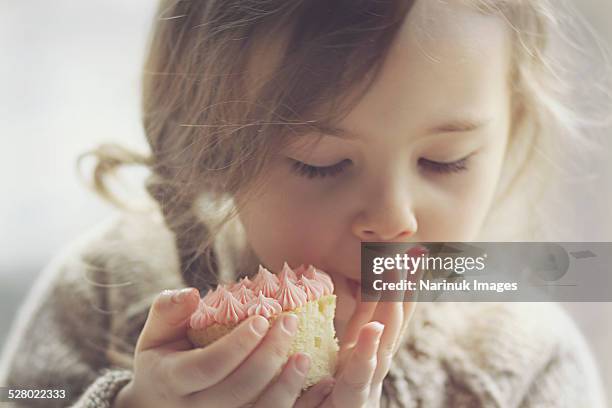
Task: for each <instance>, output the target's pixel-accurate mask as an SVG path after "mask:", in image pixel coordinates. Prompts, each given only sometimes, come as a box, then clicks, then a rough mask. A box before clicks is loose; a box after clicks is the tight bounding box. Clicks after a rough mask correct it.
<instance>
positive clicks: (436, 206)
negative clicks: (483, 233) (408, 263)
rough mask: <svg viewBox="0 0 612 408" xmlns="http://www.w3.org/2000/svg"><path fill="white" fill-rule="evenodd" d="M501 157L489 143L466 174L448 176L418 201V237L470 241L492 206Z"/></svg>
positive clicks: (432, 239)
mask: <svg viewBox="0 0 612 408" xmlns="http://www.w3.org/2000/svg"><path fill="white" fill-rule="evenodd" d="M502 160H503V155H502V154H500V151H499V150H498V149H496V146H491V147H490V148H488V149H485V150H483V151H482V152H481V153H480V154H479V155H478V156H475V157H474V160H473V162H472V164H471V166H470V168H469V170H468V171H467V173H465V174H461V173H459V174H458V175H452V176H450V177H448V178H447V181H444V182H441V183H442V187H440V185H437V190H435V194H428V195H426V196H425V197H426V198H425V202H422V203H420V207H421V209H422V210H421V211H420V214H419V229H420V231H421V232H422V234H420V236H419V240H421V241H471V240H473V239H474V238H475V236H476V235H477V234H478V231H479V230H480V228H481V226H482V222H483V221H484V219H485V217H486V215H487V213H488V211H489V208H490V206H491V203H492V200H493V196H494V194H495V189H496V187H497V182H498V180H499V173H500V170H501V163H502ZM446 183H448V184H446Z"/></svg>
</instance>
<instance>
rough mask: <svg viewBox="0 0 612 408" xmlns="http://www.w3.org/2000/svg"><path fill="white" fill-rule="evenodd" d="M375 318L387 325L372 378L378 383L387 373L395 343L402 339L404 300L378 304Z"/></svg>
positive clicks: (373, 381) (374, 382)
mask: <svg viewBox="0 0 612 408" xmlns="http://www.w3.org/2000/svg"><path fill="white" fill-rule="evenodd" d="M374 319H375V320H377V321H379V322H381V323H382V324H384V325H385V330H384V332H383V334H382V337H381V339H380V345H379V346H378V353H377V356H376V360H377V363H376V371H375V372H374V377H373V378H372V383H373V384H378V383H380V382H382V380H383V379H384V378H385V376H386V375H387V372H388V371H389V367H390V366H391V361H392V359H393V353H394V351H395V345H396V343H398V342H399V340H400V335H401V330H402V326H403V323H404V304H403V303H402V302H382V303H379V304H378V307H377V308H376V312H375V313H374Z"/></svg>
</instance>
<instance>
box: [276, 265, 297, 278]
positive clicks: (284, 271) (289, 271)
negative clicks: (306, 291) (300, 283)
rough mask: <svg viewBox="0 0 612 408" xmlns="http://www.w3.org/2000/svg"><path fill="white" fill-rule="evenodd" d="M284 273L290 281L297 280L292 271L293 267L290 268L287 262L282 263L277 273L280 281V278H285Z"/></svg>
mask: <svg viewBox="0 0 612 408" xmlns="http://www.w3.org/2000/svg"><path fill="white" fill-rule="evenodd" d="M285 275H288V276H289V279H290V280H291V281H292V282H296V281H297V280H298V277H297V275H296V274H295V272H293V269H291V268H290V267H289V265H288V264H287V262H285V263H284V264H283V268H282V269H281V271H280V273H279V274H278V280H279V281H281V282H282V280H283V279H284V278H285Z"/></svg>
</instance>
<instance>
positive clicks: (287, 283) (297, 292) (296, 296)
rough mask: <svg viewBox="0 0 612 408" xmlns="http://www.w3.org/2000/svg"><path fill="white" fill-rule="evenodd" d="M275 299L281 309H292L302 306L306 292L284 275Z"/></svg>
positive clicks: (305, 299)
mask: <svg viewBox="0 0 612 408" xmlns="http://www.w3.org/2000/svg"><path fill="white" fill-rule="evenodd" d="M276 299H277V300H278V302H279V303H280V305H281V306H282V308H283V310H292V309H295V308H296V307H300V306H303V305H304V304H305V303H306V302H307V301H308V299H307V297H306V292H304V290H303V289H302V288H300V287H299V286H297V285H296V284H295V283H293V282H292V281H291V280H290V279H289V276H288V275H285V276H284V278H283V280H282V281H281V283H280V286H279V288H278V294H277V296H276Z"/></svg>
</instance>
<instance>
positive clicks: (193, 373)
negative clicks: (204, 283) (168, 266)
mask: <svg viewBox="0 0 612 408" xmlns="http://www.w3.org/2000/svg"><path fill="white" fill-rule="evenodd" d="M198 302H199V293H198V290H197V289H195V288H188V289H183V290H180V291H178V290H177V291H163V292H162V293H161V294H160V295H159V296H158V297H157V298H156V300H155V301H154V303H153V305H152V306H151V309H150V311H149V315H148V317H147V321H146V323H145V325H144V328H143V330H142V333H141V334H140V337H139V338H138V342H137V344H136V350H135V355H134V377H133V379H132V381H131V382H130V383H128V384H127V385H126V386H125V387H124V388H123V389H122V390H121V391H120V392H119V394H118V396H117V398H116V400H115V403H114V407H115V408H123V407H130V408H137V407H147V408H157V407H166V408H168V407H170V408H183V407H185V408H187V407H243V406H255V407H289V406H293V404H294V403H295V402H296V399H297V397H298V395H299V394H300V391H301V388H302V386H303V384H304V380H305V376H306V373H307V371H308V368H309V365H310V360H309V357H308V356H307V355H306V354H303V353H296V354H294V355H292V356H290V357H289V359H288V360H287V354H288V350H289V346H290V344H291V339H292V337H293V335H294V334H295V332H296V328H297V318H296V316H295V315H293V314H290V313H287V314H285V315H283V316H281V317H279V318H278V319H276V321H275V323H274V325H273V326H272V327H271V328H270V327H269V323H268V320H267V319H265V318H264V317H262V316H252V317H250V318H248V319H246V320H245V321H243V322H241V323H240V324H239V325H238V326H237V327H236V328H235V329H234V330H232V331H231V332H230V333H228V334H227V335H225V336H224V337H222V338H220V339H219V340H217V341H215V342H214V343H212V344H209V345H208V346H206V347H204V348H193V346H192V345H191V343H190V342H189V340H188V339H187V337H186V331H187V327H188V324H189V318H190V316H191V314H192V313H193V312H194V311H195V309H196V308H197V306H198ZM279 371H280V374H279ZM326 385H328V384H327V383H325V382H322V383H320V384H318V385H316V386H315V387H312V388H311V389H310V390H309V392H307V393H305V394H304V395H303V397H302V398H300V401H298V403H299V404H300V405H299V406H300V407H301V408H308V407H314V406H318V405H319V404H320V403H321V401H322V400H323V399H324V397H325V394H324V393H323V392H324V391H325V390H326Z"/></svg>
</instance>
